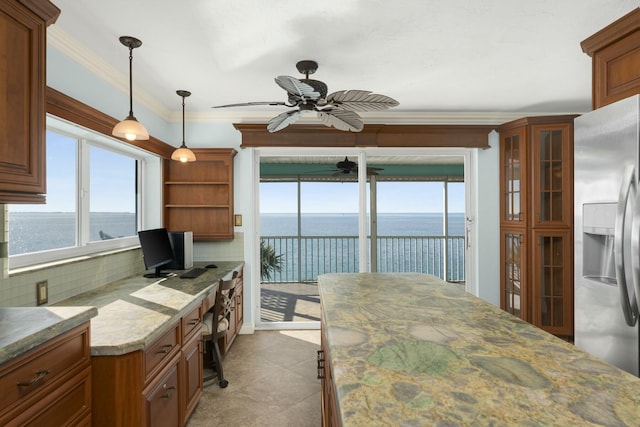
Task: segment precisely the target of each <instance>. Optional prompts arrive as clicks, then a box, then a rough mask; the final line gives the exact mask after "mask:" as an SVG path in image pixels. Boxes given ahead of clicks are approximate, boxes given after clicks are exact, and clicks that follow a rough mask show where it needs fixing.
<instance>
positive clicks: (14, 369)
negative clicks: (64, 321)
mask: <svg viewBox="0 0 640 427" xmlns="http://www.w3.org/2000/svg"><path fill="white" fill-rule="evenodd" d="M90 357H91V355H90V353H89V330H88V327H86V326H83V327H80V328H76V329H73V330H71V331H69V332H67V333H65V334H63V335H61V336H60V337H57V338H55V339H53V340H51V341H49V342H47V343H45V344H43V345H41V346H39V347H36V348H35V349H33V350H31V351H29V352H28V353H26V354H25V355H23V356H21V357H19V358H18V360H15V361H11V362H8V363H7V364H6V365H4V366H3V367H2V368H0V384H2V387H1V388H2V393H0V413H2V412H4V411H5V410H6V409H7V408H8V407H9V406H11V405H13V404H15V403H16V402H18V401H19V400H21V399H27V398H29V397H30V396H32V395H35V394H36V393H37V392H38V391H39V390H42V388H43V387H44V386H45V385H46V384H51V383H53V382H55V381H57V380H58V379H61V378H62V377H63V376H65V375H66V374H68V373H70V372H71V371H73V370H74V369H76V368H78V367H81V366H83V365H88V364H89V361H90Z"/></svg>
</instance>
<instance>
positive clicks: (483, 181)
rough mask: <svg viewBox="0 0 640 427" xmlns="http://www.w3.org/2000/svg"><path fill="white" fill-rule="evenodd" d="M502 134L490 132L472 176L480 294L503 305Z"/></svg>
mask: <svg viewBox="0 0 640 427" xmlns="http://www.w3.org/2000/svg"><path fill="white" fill-rule="evenodd" d="M498 144H499V135H498V133H497V132H495V131H493V132H491V133H490V134H489V145H490V146H491V148H490V149H487V150H478V152H477V156H476V160H475V165H474V170H475V171H476V176H475V177H474V178H472V179H473V180H474V181H473V182H474V185H475V205H476V218H475V233H474V234H475V241H476V242H477V247H476V251H475V259H474V264H475V267H476V268H475V272H470V274H473V275H474V282H475V283H476V284H477V285H478V286H477V296H479V297H480V298H482V299H484V300H486V301H488V302H490V303H491V304H494V305H496V306H500V263H499V258H500V198H499V197H500V185H499V184H500V182H499V162H500V152H499V149H498V148H499V147H498Z"/></svg>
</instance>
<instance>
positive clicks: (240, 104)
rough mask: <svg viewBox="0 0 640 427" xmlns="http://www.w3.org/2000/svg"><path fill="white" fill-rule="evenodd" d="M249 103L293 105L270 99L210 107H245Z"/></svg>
mask: <svg viewBox="0 0 640 427" xmlns="http://www.w3.org/2000/svg"><path fill="white" fill-rule="evenodd" d="M250 105H286V106H287V107H293V105H288V104H287V103H286V102H280V101H272V102H242V103H239V104H227V105H216V106H214V107H211V108H226V107H245V106H250Z"/></svg>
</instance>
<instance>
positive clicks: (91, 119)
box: [46, 86, 175, 159]
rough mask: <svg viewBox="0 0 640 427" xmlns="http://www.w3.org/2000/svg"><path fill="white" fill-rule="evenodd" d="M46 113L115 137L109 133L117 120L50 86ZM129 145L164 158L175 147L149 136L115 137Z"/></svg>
mask: <svg viewBox="0 0 640 427" xmlns="http://www.w3.org/2000/svg"><path fill="white" fill-rule="evenodd" d="M46 108H47V113H49V114H52V115H54V116H56V117H60V118H61V119H64V120H67V121H69V122H72V123H75V124H78V125H80V126H84V127H86V128H87V129H91V130H93V131H96V132H98V133H101V134H103V135H107V136H110V137H112V138H116V137H115V136H112V135H111V131H112V129H113V127H114V126H115V125H116V124H117V123H118V122H119V120H117V119H114V118H113V117H111V116H108V115H107V114H104V113H102V112H100V111H98V110H96V109H95V108H93V107H90V106H88V105H86V104H84V103H82V102H80V101H78V100H76V99H74V98H71V97H70V96H68V95H65V94H64V93H62V92H59V91H57V90H55V89H53V88H52V87H49V86H47V91H46ZM116 139H119V140H121V141H122V142H125V143H127V144H129V145H133V146H135V147H138V148H141V149H143V150H146V151H149V152H152V153H154V154H158V155H159V156H162V157H163V158H165V159H169V158H171V153H173V151H174V150H175V147H173V146H171V145H169V144H167V143H165V142H163V141H161V140H159V139H157V138H154V137H153V136H149V139H148V140H147V141H128V140H126V139H123V138H116Z"/></svg>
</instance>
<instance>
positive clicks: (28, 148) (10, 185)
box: [0, 0, 60, 203]
mask: <svg viewBox="0 0 640 427" xmlns="http://www.w3.org/2000/svg"><path fill="white" fill-rule="evenodd" d="M59 14H60V9H58V8H57V7H56V6H55V5H54V4H53V3H51V2H49V1H47V0H41V1H35V0H0V39H1V40H3V41H4V42H3V43H0V79H2V84H0V99H1V100H2V101H1V102H0V203H44V202H45V195H44V193H45V192H46V182H45V178H46V175H45V154H46V153H45V129H46V124H45V81H46V68H45V63H46V46H47V41H46V36H47V26H48V25H50V24H52V23H54V22H55V20H56V19H57V17H58V15H59Z"/></svg>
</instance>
